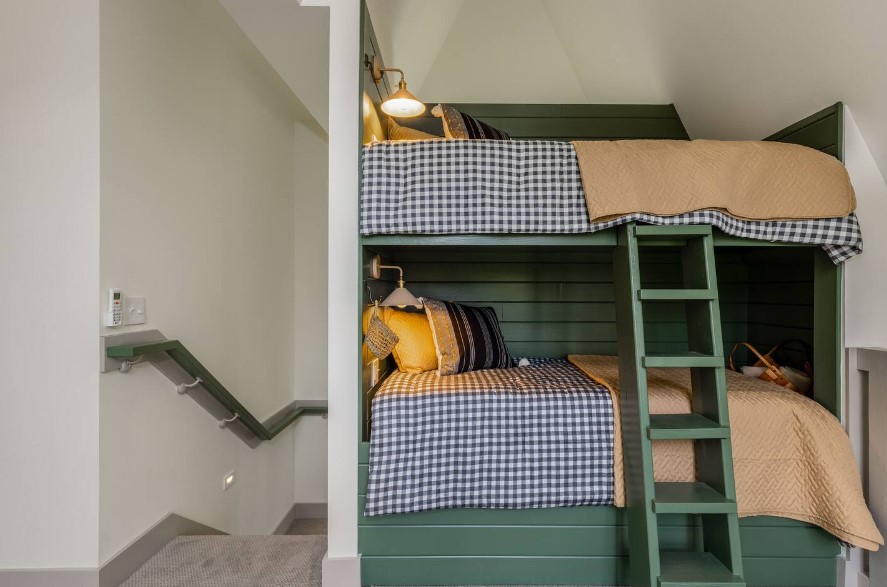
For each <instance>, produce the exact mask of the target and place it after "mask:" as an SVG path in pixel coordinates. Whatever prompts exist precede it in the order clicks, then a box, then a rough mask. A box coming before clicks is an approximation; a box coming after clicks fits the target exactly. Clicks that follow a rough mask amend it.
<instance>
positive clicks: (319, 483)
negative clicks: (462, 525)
mask: <svg viewBox="0 0 887 587" xmlns="http://www.w3.org/2000/svg"><path fill="white" fill-rule="evenodd" d="M317 10H323V9H320V8H318V9H317ZM328 149H329V145H328V141H327V136H326V134H325V133H322V132H320V131H319V129H318V128H316V125H307V124H304V123H296V153H295V155H296V156H295V165H294V167H293V169H294V171H295V182H296V185H297V186H298V194H297V196H296V203H295V246H296V252H295V263H296V272H295V279H294V281H295V292H294V296H295V297H294V299H295V300H296V310H295V357H296V359H295V363H294V366H295V373H294V374H293V376H294V380H295V388H296V399H326V397H327V370H326V363H327V345H326V333H327V312H326V299H327V290H328V289H327V260H326V250H327V190H328V181H327V180H328V178H327V168H328V163H327V162H328V158H329V157H328V152H327V150H328ZM326 437H327V420H324V419H321V418H303V419H302V421H300V422H299V424H298V425H297V426H296V427H295V429H294V439H295V446H296V449H295V450H296V454H295V496H296V502H298V503H326V501H327V450H326Z"/></svg>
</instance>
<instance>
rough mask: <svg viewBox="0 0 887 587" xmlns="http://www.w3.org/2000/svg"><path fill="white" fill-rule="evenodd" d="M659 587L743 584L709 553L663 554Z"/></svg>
mask: <svg viewBox="0 0 887 587" xmlns="http://www.w3.org/2000/svg"><path fill="white" fill-rule="evenodd" d="M661 557H662V574H661V575H659V587H699V586H705V587H741V586H744V585H745V582H744V581H743V580H742V578H741V577H738V576H736V575H734V574H733V573H731V572H730V571H729V570H728V569H727V568H726V567H725V566H724V565H723V564H722V563H721V561H719V560H718V559H717V557H715V556H714V555H712V554H711V553H710V552H663V553H662V554H661Z"/></svg>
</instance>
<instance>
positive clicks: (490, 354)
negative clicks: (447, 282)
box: [423, 300, 511, 375]
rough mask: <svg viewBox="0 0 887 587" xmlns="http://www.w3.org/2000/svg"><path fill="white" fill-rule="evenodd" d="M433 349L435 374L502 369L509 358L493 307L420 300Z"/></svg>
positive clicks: (508, 362) (509, 362)
mask: <svg viewBox="0 0 887 587" xmlns="http://www.w3.org/2000/svg"><path fill="white" fill-rule="evenodd" d="M423 303H424V305H425V313H426V314H427V315H428V321H429V322H430V323H431V333H432V335H433V336H434V346H435V348H436V350H437V372H438V374H439V375H453V374H456V373H465V372H467V371H478V370H480V369H504V368H506V367H510V366H511V356H510V355H509V354H508V348H507V347H506V346H505V338H504V337H503V336H502V330H501V329H500V328H499V320H498V318H497V317H496V311H495V310H494V309H493V308H489V307H486V308H477V307H474V306H464V305H462V304H456V303H454V302H441V301H438V300H423Z"/></svg>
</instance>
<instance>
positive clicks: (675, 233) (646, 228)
mask: <svg viewBox="0 0 887 587" xmlns="http://www.w3.org/2000/svg"><path fill="white" fill-rule="evenodd" d="M634 230H635V232H634V234H635V236H636V237H638V238H639V239H643V238H655V239H687V238H694V237H700V236H710V235H711V226H709V225H708V224H682V225H677V226H656V225H652V224H638V225H637V226H635V229H634Z"/></svg>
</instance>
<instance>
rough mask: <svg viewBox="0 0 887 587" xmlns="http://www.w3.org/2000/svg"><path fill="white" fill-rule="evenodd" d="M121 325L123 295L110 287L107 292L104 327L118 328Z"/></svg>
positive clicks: (118, 290)
mask: <svg viewBox="0 0 887 587" xmlns="http://www.w3.org/2000/svg"><path fill="white" fill-rule="evenodd" d="M121 324H123V294H121V293H120V289H118V288H116V287H112V288H111V289H109V290H108V313H107V315H106V316H105V326H110V327H112V328H113V327H114V326H120V325H121Z"/></svg>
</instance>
